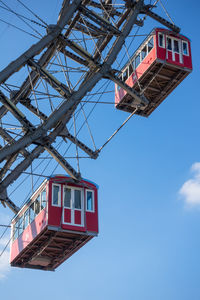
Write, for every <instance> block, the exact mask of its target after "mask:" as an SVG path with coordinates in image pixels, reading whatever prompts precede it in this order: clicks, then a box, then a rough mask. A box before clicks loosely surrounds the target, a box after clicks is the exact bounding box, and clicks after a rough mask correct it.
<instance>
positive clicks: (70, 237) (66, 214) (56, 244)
mask: <svg viewBox="0 0 200 300" xmlns="http://www.w3.org/2000/svg"><path fill="white" fill-rule="evenodd" d="M55 184H56V185H57V186H58V187H59V189H60V192H61V197H60V202H59V205H58V206H53V205H52V203H53V202H52V189H53V185H55ZM64 187H65V188H66V187H67V188H68V189H70V190H71V191H72V189H75V190H79V191H81V195H82V196H81V197H82V198H81V199H82V205H83V206H82V207H81V208H82V209H81V210H78V209H77V210H76V209H74V208H72V204H73V203H72V202H71V208H67V209H66V208H64V199H63V190H64ZM44 189H46V192H47V193H46V200H47V205H46V207H45V208H43V209H41V210H40V212H39V213H38V214H37V215H36V217H35V218H34V220H33V221H32V222H30V223H29V224H28V226H25V225H24V227H26V228H25V229H23V232H22V233H21V232H19V230H20V228H21V226H22V224H20V223H19V220H20V221H21V220H23V221H22V222H23V224H25V215H26V212H27V211H28V212H29V218H30V214H31V213H30V210H31V209H30V205H33V203H34V209H35V208H36V204H35V203H36V202H37V201H36V199H38V195H41V194H42V191H43V190H44ZM87 190H89V191H92V193H93V195H94V199H93V201H94V203H93V205H94V210H93V211H87V210H86V201H87V199H86V191H87ZM97 197H98V187H97V186H96V185H95V184H94V183H92V182H90V181H88V180H82V181H80V182H78V183H75V182H74V181H72V179H71V178H70V177H68V176H63V175H58V176H54V177H51V178H50V179H48V180H45V181H44V182H43V184H42V185H41V186H40V188H39V189H38V190H37V191H36V192H35V193H34V194H33V196H32V197H31V200H30V201H29V202H28V203H27V204H26V205H24V207H23V208H22V209H21V210H20V212H19V213H18V215H17V216H16V217H15V218H14V219H13V220H12V226H11V227H12V232H11V234H12V243H11V252H10V263H11V266H16V267H22V268H33V269H42V270H54V269H55V268H56V267H58V266H59V265H60V264H61V263H62V262H63V261H65V260H66V259H67V258H69V257H70V256H71V255H72V254H73V253H74V252H76V251H77V250H78V249H80V248H81V247H82V246H83V245H84V244H85V243H87V242H88V241H89V240H90V239H92V238H93V237H94V236H96V235H97V234H98V199H97ZM41 199H42V198H41V196H40V205H41V201H42V200H41ZM71 201H72V198H71ZM41 208H42V207H41ZM73 214H74V215H73ZM20 218H21V219H20ZM73 218H74V222H73V224H65V223H66V222H67V223H72V219H73ZM29 221H30V219H29ZM17 226H18V227H17ZM16 230H18V231H17V233H18V236H17V237H16V234H15V233H16ZM14 231H15V232H14Z"/></svg>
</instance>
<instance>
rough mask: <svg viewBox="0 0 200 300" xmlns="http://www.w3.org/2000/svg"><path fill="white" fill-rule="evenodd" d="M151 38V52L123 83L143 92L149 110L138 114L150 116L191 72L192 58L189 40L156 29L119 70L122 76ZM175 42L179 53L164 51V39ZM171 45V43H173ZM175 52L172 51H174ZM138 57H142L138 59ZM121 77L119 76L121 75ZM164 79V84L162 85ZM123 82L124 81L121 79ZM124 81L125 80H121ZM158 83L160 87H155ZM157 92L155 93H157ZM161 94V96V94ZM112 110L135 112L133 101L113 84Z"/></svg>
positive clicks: (168, 31) (165, 43)
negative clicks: (186, 49) (160, 40)
mask: <svg viewBox="0 0 200 300" xmlns="http://www.w3.org/2000/svg"><path fill="white" fill-rule="evenodd" d="M159 34H162V35H163V38H164V47H160V46H159ZM151 37H153V40H154V46H153V49H152V50H151V51H150V52H149V53H148V54H147V55H146V57H145V58H144V59H143V60H141V62H140V64H139V65H138V66H137V67H136V68H135V70H134V72H133V73H131V74H129V76H128V78H127V79H126V80H125V83H126V84H127V85H129V86H130V87H133V88H134V89H135V90H136V91H137V92H139V93H140V92H141V91H142V92H143V93H144V95H145V96H146V98H147V99H148V100H149V103H150V105H149V107H148V108H147V109H145V110H144V111H142V110H141V111H140V110H139V111H138V112H137V114H139V115H142V116H149V115H150V114H151V112H152V111H153V110H154V109H155V108H156V107H157V106H158V105H159V104H160V103H161V102H162V101H163V100H164V99H165V98H166V97H167V96H168V95H169V94H170V93H171V92H172V91H173V90H174V89H175V88H176V86H177V85H179V84H180V82H181V81H182V80H183V79H184V78H185V77H186V76H187V75H188V74H189V73H190V72H191V71H192V55H191V44H190V40H189V39H188V38H186V37H185V36H183V35H181V34H176V33H174V32H172V31H170V30H167V29H163V28H155V29H154V30H153V31H152V32H151V34H150V35H149V36H148V37H147V38H146V39H145V41H144V42H143V43H142V45H141V46H140V47H139V48H138V49H137V51H136V52H135V53H134V55H133V56H132V58H131V59H130V60H129V62H128V63H127V64H126V65H125V66H124V68H123V69H122V74H123V73H124V72H125V70H126V69H127V68H129V66H130V61H132V64H133V61H134V58H135V57H136V56H137V55H138V54H139V53H141V51H142V49H143V48H144V46H145V45H146V44H147V42H148V41H149V40H150V38H151ZM168 38H169V39H171V41H172V43H175V42H174V41H177V43H178V47H179V53H176V52H175V51H172V50H171V51H170V50H168V49H167V39H168ZM184 42H185V43H186V44H187V45H188V53H187V55H185V54H184V51H183V43H184ZM173 46H174V44H173ZM173 49H175V48H173ZM140 57H141V56H140ZM120 77H121V75H120ZM163 78H164V79H165V82H164V83H163ZM122 80H123V79H122ZM123 81H124V80H123ZM159 84H160V88H158V86H159ZM156 92H157V93H156ZM161 94H162V95H161ZM115 107H116V108H117V109H120V110H124V111H127V112H133V111H134V109H135V108H134V99H133V98H132V97H131V96H130V95H128V94H127V92H126V91H125V90H123V88H120V87H119V86H118V85H117V84H115Z"/></svg>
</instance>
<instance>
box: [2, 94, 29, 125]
mask: <svg viewBox="0 0 200 300" xmlns="http://www.w3.org/2000/svg"><path fill="white" fill-rule="evenodd" d="M0 101H1V103H2V104H3V105H4V106H5V107H6V108H7V109H8V110H9V111H10V112H11V113H12V114H13V115H14V117H15V118H16V119H17V120H18V121H19V122H20V123H21V124H22V126H23V127H24V129H26V130H27V129H28V130H33V127H34V126H33V125H32V124H31V123H30V122H29V120H28V119H27V118H26V117H25V115H24V114H23V113H22V112H21V111H20V110H19V109H18V108H17V107H16V105H15V104H14V103H13V102H12V101H11V100H10V99H8V98H7V97H6V96H5V95H4V94H3V93H2V91H0Z"/></svg>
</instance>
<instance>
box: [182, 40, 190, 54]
mask: <svg viewBox="0 0 200 300" xmlns="http://www.w3.org/2000/svg"><path fill="white" fill-rule="evenodd" d="M183 43H185V44H186V45H187V54H185V53H183ZM182 54H183V55H185V56H189V45H188V42H187V41H182Z"/></svg>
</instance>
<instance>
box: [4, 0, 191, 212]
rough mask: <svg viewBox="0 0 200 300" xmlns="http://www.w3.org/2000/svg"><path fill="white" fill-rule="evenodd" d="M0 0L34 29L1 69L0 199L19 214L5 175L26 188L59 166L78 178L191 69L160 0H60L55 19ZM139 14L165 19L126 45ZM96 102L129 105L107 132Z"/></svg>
mask: <svg viewBox="0 0 200 300" xmlns="http://www.w3.org/2000/svg"><path fill="white" fill-rule="evenodd" d="M0 2H1V5H2V7H3V9H5V10H6V11H8V12H10V13H11V14H15V16H16V17H18V18H21V19H22V20H23V21H24V22H26V23H28V25H29V27H31V30H32V33H31V34H32V35H33V36H34V37H35V39H36V42H35V43H34V44H33V45H30V47H29V48H28V49H27V50H26V51H25V52H24V53H22V54H21V55H19V56H18V57H17V58H16V59H15V60H14V61H12V62H11V63H9V64H8V65H7V66H6V67H5V68H4V69H3V70H1V71H0V102H1V107H0V117H1V127H0V136H1V139H0V141H1V142H0V143H1V148H0V162H1V169H0V201H1V203H2V205H3V206H5V207H6V206H8V207H9V208H10V209H11V210H12V211H13V212H14V213H15V214H17V213H18V212H19V210H20V208H19V206H21V205H22V204H24V203H25V201H26V200H27V199H24V201H23V203H20V204H19V203H15V201H13V199H12V193H13V191H12V192H11V193H10V194H9V192H8V189H9V187H10V186H11V184H12V183H14V182H15V181H17V182H18V185H17V187H16V188H18V187H19V188H20V187H21V186H22V185H23V184H24V185H26V180H27V179H28V178H31V179H32V191H31V192H33V190H34V189H35V187H37V185H38V184H39V183H40V182H41V181H42V180H43V179H45V178H47V177H49V176H52V175H53V174H55V173H56V172H57V170H58V169H59V170H63V172H64V173H67V174H68V175H69V176H70V177H71V179H70V180H72V182H73V184H74V185H76V184H79V183H80V182H83V178H82V176H84V171H80V160H81V159H88V158H89V159H93V160H95V159H97V158H98V156H99V155H100V153H101V151H102V149H103V148H104V147H105V146H106V145H107V144H108V143H109V142H110V140H111V139H112V138H113V137H114V136H115V135H116V134H117V132H118V131H119V130H120V129H121V128H122V127H123V126H124V125H125V124H126V122H127V121H128V120H129V119H130V118H131V117H132V116H133V115H134V114H138V115H141V116H146V117H147V116H149V115H150V114H151V113H152V112H153V110H154V109H156V107H157V106H158V105H160V103H161V102H162V101H163V100H164V99H165V98H166V97H167V95H168V94H169V93H170V92H171V91H172V90H173V89H174V88H175V87H176V86H177V85H178V84H179V83H180V82H181V81H182V80H183V79H184V78H185V77H186V76H187V75H188V74H189V73H190V72H191V70H192V63H191V49H190V42H189V40H188V39H187V38H186V37H184V36H183V35H180V34H179V32H180V28H179V27H177V26H176V25H175V24H174V23H173V22H172V21H168V20H166V19H165V18H164V17H162V16H160V15H159V14H157V13H156V12H155V11H154V10H155V9H156V5H157V3H158V2H159V1H155V2H154V3H152V1H148V3H145V1H144V0H137V1H133V0H126V1H117V0H105V1H89V0H72V1H69V0H64V1H63V3H62V7H61V9H60V13H59V16H58V19H57V22H56V23H55V24H47V23H46V21H44V20H43V19H42V18H41V17H40V16H39V15H38V14H36V13H34V11H33V10H32V9H31V8H29V7H27V6H26V5H25V4H24V3H23V2H22V1H21V0H17V2H18V4H19V5H21V6H22V7H23V9H24V11H27V12H28V13H29V14H30V15H31V16H32V18H31V19H30V18H28V17H25V16H24V15H22V14H20V13H18V12H17V11H15V10H14V9H13V8H12V7H10V6H8V5H7V4H6V3H5V1H0ZM164 11H165V10H164ZM165 13H167V12H166V11H165ZM167 15H168V13H167ZM168 16H169V15H168ZM147 17H150V18H152V19H154V20H155V21H157V22H158V23H160V24H161V25H162V27H163V26H164V27H165V28H164V29H159V28H157V29H155V30H153V31H151V33H150V34H149V35H147V36H146V37H145V39H144V41H143V43H142V44H141V45H140V46H139V48H136V51H135V53H134V52H132V48H131V47H132V45H133V44H134V43H135V37H136V36H137V34H138V30H139V29H140V28H141V27H143V26H144V27H145V21H146V18H147ZM159 26H160V25H159ZM151 29H152V28H151ZM136 46H137V47H138V45H136ZM155 53H157V54H155ZM155 55H157V56H155ZM159 55H160V56H159ZM146 66H147V67H146ZM114 89H115V93H113V90H114ZM111 90H112V91H111ZM103 104H105V105H107V106H109V109H112V110H113V111H114V110H116V108H117V109H119V113H120V110H121V111H126V112H129V113H130V114H129V115H128V117H127V115H126V118H125V121H122V124H119V126H118V127H117V129H116V130H115V131H114V133H110V132H103V133H102V132H101V124H102V122H104V119H105V118H106V117H107V118H108V121H109V116H108V115H107V112H106V111H105V109H102V105H103ZM95 113H96V114H95ZM33 178H37V180H35V181H34V180H33ZM20 179H21V181H20ZM14 191H15V189H14ZM73 193H75V192H73ZM41 197H42V196H41ZM27 198H29V196H28V197H27ZM41 199H42V198H41ZM41 201H42V200H41Z"/></svg>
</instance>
